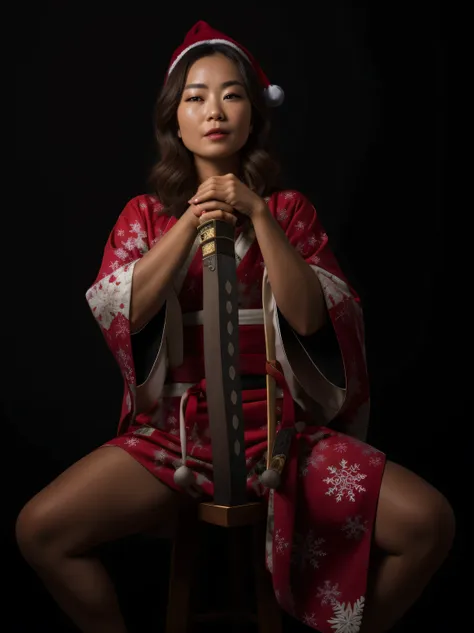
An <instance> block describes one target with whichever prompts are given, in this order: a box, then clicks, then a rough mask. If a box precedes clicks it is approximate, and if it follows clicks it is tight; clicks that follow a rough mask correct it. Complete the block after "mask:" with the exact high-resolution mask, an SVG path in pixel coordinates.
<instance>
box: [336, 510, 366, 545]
mask: <svg viewBox="0 0 474 633" xmlns="http://www.w3.org/2000/svg"><path fill="white" fill-rule="evenodd" d="M341 530H342V531H343V532H344V533H345V536H346V538H347V539H354V540H356V541H359V540H360V539H361V538H362V537H363V535H364V534H365V533H366V532H367V521H364V522H362V517H361V515H360V514H357V515H356V516H353V517H347V518H346V521H345V523H344V525H343V526H342V527H341Z"/></svg>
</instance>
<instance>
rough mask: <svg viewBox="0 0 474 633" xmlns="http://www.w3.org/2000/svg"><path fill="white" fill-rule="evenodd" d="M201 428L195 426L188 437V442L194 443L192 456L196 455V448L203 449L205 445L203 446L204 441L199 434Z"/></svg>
mask: <svg viewBox="0 0 474 633" xmlns="http://www.w3.org/2000/svg"><path fill="white" fill-rule="evenodd" d="M199 430H200V429H199V426H198V425H197V424H194V426H193V429H192V431H191V434H190V435H189V437H188V440H189V441H190V442H193V447H192V449H191V451H190V453H189V454H190V455H192V454H193V453H194V451H195V450H196V448H202V446H203V444H202V439H201V435H200V434H199Z"/></svg>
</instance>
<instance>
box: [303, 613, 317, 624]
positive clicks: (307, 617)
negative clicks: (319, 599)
mask: <svg viewBox="0 0 474 633" xmlns="http://www.w3.org/2000/svg"><path fill="white" fill-rule="evenodd" d="M303 624H306V625H307V626H316V625H317V622H316V619H315V617H314V613H311V614H309V613H305V614H304V616H303Z"/></svg>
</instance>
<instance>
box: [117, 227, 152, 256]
mask: <svg viewBox="0 0 474 633" xmlns="http://www.w3.org/2000/svg"><path fill="white" fill-rule="evenodd" d="M130 232H131V233H136V237H132V236H130V237H129V238H128V240H127V241H126V242H122V244H123V246H124V247H125V248H126V249H127V251H133V249H135V248H136V249H138V250H139V252H140V253H146V251H147V250H148V246H147V244H146V242H145V240H144V239H143V238H144V237H146V231H144V230H143V228H142V226H141V225H140V222H138V221H137V222H134V223H133V224H130Z"/></svg>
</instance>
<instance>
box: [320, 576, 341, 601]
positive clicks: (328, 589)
mask: <svg viewBox="0 0 474 633" xmlns="http://www.w3.org/2000/svg"><path fill="white" fill-rule="evenodd" d="M338 587H339V583H335V584H332V583H331V581H330V580H325V581H324V585H323V586H322V587H318V593H317V595H316V597H317V598H319V599H320V600H321V604H323V605H324V604H331V605H335V604H336V602H337V599H338V598H339V596H340V595H341V592H340V591H338Z"/></svg>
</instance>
